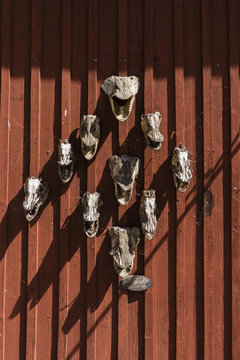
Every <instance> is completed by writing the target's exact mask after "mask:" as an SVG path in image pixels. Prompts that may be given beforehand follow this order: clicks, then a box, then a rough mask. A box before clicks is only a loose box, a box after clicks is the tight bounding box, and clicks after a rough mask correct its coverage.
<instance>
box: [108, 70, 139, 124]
mask: <svg viewBox="0 0 240 360" xmlns="http://www.w3.org/2000/svg"><path fill="white" fill-rule="evenodd" d="M139 86H140V80H139V79H138V78H137V77H136V76H110V77H108V78H107V79H106V80H105V81H104V83H103V85H102V89H103V91H104V92H105V94H107V96H108V98H109V101H110V105H111V108H112V112H113V114H114V116H115V117H116V119H118V120H119V121H125V120H127V118H128V117H129V115H130V113H131V111H132V106H133V103H134V99H135V95H136V94H137V92H138V89H139Z"/></svg>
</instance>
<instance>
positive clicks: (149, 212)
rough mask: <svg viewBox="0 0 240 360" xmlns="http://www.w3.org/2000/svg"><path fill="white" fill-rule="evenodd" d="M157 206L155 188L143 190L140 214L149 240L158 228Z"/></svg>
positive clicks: (144, 231) (143, 228)
mask: <svg viewBox="0 0 240 360" xmlns="http://www.w3.org/2000/svg"><path fill="white" fill-rule="evenodd" d="M156 208H157V205H156V195H155V190H152V189H151V190H143V192H142V196H141V201H140V209H139V214H140V219H141V223H142V230H143V233H144V235H145V236H146V238H147V239H148V240H151V239H152V237H153V235H154V233H155V231H156V228H157V218H156V213H155V212H156Z"/></svg>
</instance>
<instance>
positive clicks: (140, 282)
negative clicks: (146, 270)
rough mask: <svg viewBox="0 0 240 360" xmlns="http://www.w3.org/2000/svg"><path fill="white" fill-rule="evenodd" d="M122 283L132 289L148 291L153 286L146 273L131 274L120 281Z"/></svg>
mask: <svg viewBox="0 0 240 360" xmlns="http://www.w3.org/2000/svg"><path fill="white" fill-rule="evenodd" d="M120 285H121V287H122V288H124V289H126V290H130V291H146V290H147V289H148V288H150V286H152V280H150V279H149V278H147V277H146V276H144V275H129V276H126V277H125V278H124V279H122V280H121V281H120Z"/></svg>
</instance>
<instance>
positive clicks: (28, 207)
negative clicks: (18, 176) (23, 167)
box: [23, 176, 49, 221]
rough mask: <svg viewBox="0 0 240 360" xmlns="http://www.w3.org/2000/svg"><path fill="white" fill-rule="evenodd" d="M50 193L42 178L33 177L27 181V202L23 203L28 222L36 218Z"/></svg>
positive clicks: (25, 184) (25, 187) (25, 190)
mask: <svg viewBox="0 0 240 360" xmlns="http://www.w3.org/2000/svg"><path fill="white" fill-rule="evenodd" d="M48 192H49V189H48V185H47V183H46V181H42V179H41V178H35V177H34V176H32V177H31V178H30V177H28V178H27V179H26V181H25V183H24V193H25V200H24V202H23V209H24V212H25V215H26V219H27V220H28V221H31V220H33V219H34V218H35V216H36V215H37V213H38V210H39V207H40V206H41V205H43V203H44V202H45V200H46V198H47V196H48Z"/></svg>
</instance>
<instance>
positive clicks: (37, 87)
mask: <svg viewBox="0 0 240 360" xmlns="http://www.w3.org/2000/svg"><path fill="white" fill-rule="evenodd" d="M31 16H32V34H31V37H32V39H31V104H30V115H31V126H30V168H29V176H30V177H31V176H35V177H38V176H39V172H40V117H41V116H40V112H41V103H40V99H41V74H40V71H41V70H40V67H41V26H42V6H41V3H40V2H38V1H33V2H32V13H31ZM37 252H38V223H37V222H36V223H34V224H33V225H32V226H29V234H28V284H30V282H31V280H32V278H33V277H34V275H35V274H36V271H37V268H38V262H37ZM37 291H38V289H37V284H35V286H31V285H30V286H28V299H31V298H37ZM27 309H28V313H27V329H26V331H27V341H26V359H36V346H35V345H36V342H35V337H36V324H37V307H32V306H31V303H29V305H28V307H27Z"/></svg>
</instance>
